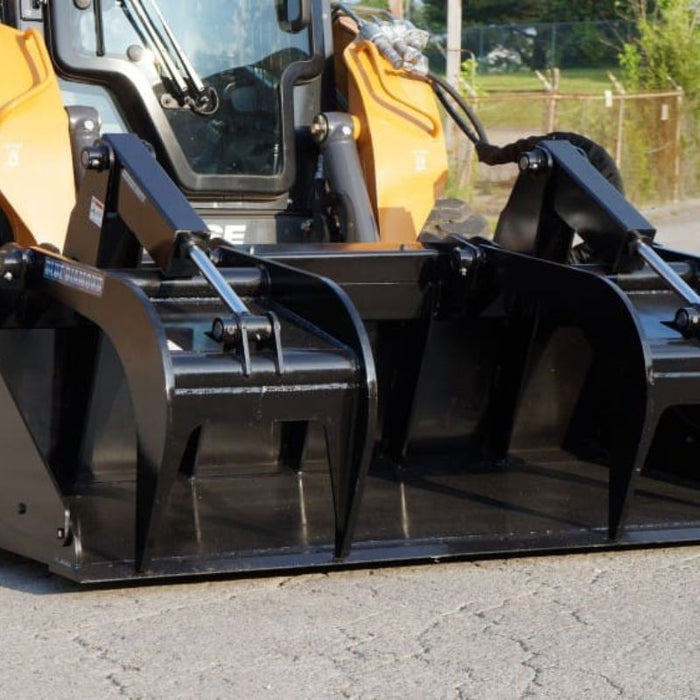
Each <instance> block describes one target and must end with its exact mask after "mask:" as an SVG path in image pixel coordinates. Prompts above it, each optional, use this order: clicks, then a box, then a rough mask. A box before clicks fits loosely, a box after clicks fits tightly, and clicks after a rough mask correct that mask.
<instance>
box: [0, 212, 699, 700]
mask: <svg viewBox="0 0 700 700" xmlns="http://www.w3.org/2000/svg"><path fill="white" fill-rule="evenodd" d="M645 213H646V214H647V216H648V218H649V219H650V220H651V221H652V223H654V224H655V225H656V226H657V227H658V229H659V232H660V233H659V240H660V241H661V242H663V243H665V244H667V245H670V246H674V247H683V248H688V249H695V250H700V200H695V201H694V202H690V203H687V202H686V203H683V204H682V205H674V206H671V207H662V208H656V209H652V210H646V211H645ZM699 629H700V547H697V548H693V547H675V548H673V547H672V548H666V549H651V550H638V551H624V552H605V553H588V554H581V555H560V556H547V557H529V558H513V559H504V560H499V559H494V560H485V561H477V562H459V563H450V564H432V565H425V566H418V567H416V566H413V567H395V568H384V569H374V570H356V571H345V572H334V573H330V574H312V575H297V576H292V577H272V578H264V577H263V578H260V577H256V578H238V579H230V580H218V581H208V582H195V583H185V584H182V583H180V584H169V585H148V586H139V587H127V588H111V589H80V588H77V587H76V586H74V585H73V584H71V583H68V582H66V581H63V580H61V579H58V578H56V577H54V576H52V575H50V574H49V573H48V572H47V571H46V568H45V567H43V566H40V565H38V564H35V563H32V562H29V561H26V560H23V559H20V558H19V557H15V556H13V555H10V554H6V553H2V552H0V650H1V653H0V700H1V699H3V698H13V699H14V698H32V699H35V698H52V699H56V700H61V699H63V698H66V699H67V698H112V697H127V698H133V699H136V698H168V699H170V698H336V697H347V698H402V699H404V700H405V699H413V698H416V699H423V698H478V699H482V698H489V699H490V698H504V699H509V698H529V697H532V698H556V699H561V698H581V699H583V698H586V699H588V698H595V699H600V700H604V699H606V698H645V699H646V698H653V699H656V698H658V699H659V700H667V699H669V700H670V699H673V698H684V699H685V698H700V635H699V634H698V630H699Z"/></svg>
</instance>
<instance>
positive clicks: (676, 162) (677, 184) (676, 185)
mask: <svg viewBox="0 0 700 700" xmlns="http://www.w3.org/2000/svg"><path fill="white" fill-rule="evenodd" d="M682 125H683V90H682V89H679V90H678V96H677V97H676V134H675V138H674V142H673V201H674V202H678V201H680V198H681V154H682V147H681V143H682V142H681V139H682V135H683V132H682V128H683V127H682Z"/></svg>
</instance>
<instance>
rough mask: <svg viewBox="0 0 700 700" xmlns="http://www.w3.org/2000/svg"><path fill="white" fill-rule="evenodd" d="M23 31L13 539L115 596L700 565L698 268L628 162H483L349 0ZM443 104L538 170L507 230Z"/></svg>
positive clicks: (120, 2) (414, 52)
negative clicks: (646, 198) (214, 585)
mask: <svg viewBox="0 0 700 700" xmlns="http://www.w3.org/2000/svg"><path fill="white" fill-rule="evenodd" d="M0 20H1V21H2V24H0V236H2V243H3V246H2V248H0V318H1V319H2V325H1V327H0V548H2V549H6V550H10V551H12V552H16V553H18V554H20V555H23V556H26V557H29V558H33V559H36V560H38V561H40V562H44V563H46V564H47V565H48V566H49V568H50V570H51V571H54V572H56V573H58V574H60V575H62V576H66V577H68V578H71V579H73V580H75V581H79V582H99V581H126V580H131V579H141V578H149V577H176V576H194V575H212V574H220V573H232V572H247V571H252V570H271V571H273V570H280V569H297V568H305V569H306V568H312V567H325V568H328V567H334V566H352V565H368V564H374V563H384V562H397V561H414V560H441V559H445V558H450V557H464V556H476V555H485V554H490V553H523V552H534V551H542V550H573V549H577V548H589V549H590V548H601V547H621V546H634V545H643V544H656V543H671V542H688V541H696V540H698V539H700V478H699V471H698V470H699V466H698V465H699V464H700V462H699V458H700V379H699V377H700V374H699V372H700V342H699V338H698V334H699V333H700V331H699V330H698V329H700V297H698V293H697V291H696V290H697V288H698V265H699V263H700V260H698V259H696V258H694V257H692V256H690V255H686V254H682V253H679V252H673V251H668V250H665V249H663V248H660V247H658V246H655V245H654V244H653V237H654V228H653V226H652V225H651V224H650V223H649V222H647V221H646V219H645V218H644V217H643V216H641V215H640V214H639V213H638V212H637V211H636V210H635V209H634V208H633V207H632V206H631V205H630V204H629V203H628V202H627V201H626V200H625V198H624V197H623V195H622V194H621V192H620V191H619V189H618V187H616V186H615V185H616V184H618V185H619V183H615V182H614V180H615V178H614V172H612V175H611V174H610V173H608V174H607V175H608V176H606V173H605V167H602V166H600V164H599V163H598V164H596V157H597V158H598V160H600V159H601V158H602V160H603V161H605V154H604V152H602V155H601V149H599V148H598V149H596V147H595V145H594V144H591V143H590V142H588V141H587V140H586V139H581V138H580V137H576V136H571V137H570V138H564V137H562V135H560V134H553V135H549V136H548V137H537V138H533V139H530V140H528V141H526V142H522V143H520V144H516V145H513V146H511V147H509V148H505V149H504V148H498V147H496V146H493V145H490V144H488V142H487V139H486V135H485V134H484V132H483V129H482V128H481V126H480V125H479V123H478V121H477V120H476V118H475V117H474V115H473V114H471V113H470V111H469V107H468V105H466V104H464V102H463V101H462V100H461V98H460V97H459V95H458V94H456V93H455V92H454V90H452V89H451V88H450V86H449V85H446V84H445V83H444V81H442V80H440V79H439V78H437V77H435V76H432V75H431V74H430V73H428V72H427V71H426V66H425V62H424V59H423V55H422V49H423V47H424V43H425V39H426V36H425V34H424V33H423V32H421V31H419V30H417V29H416V28H415V27H413V26H412V25H410V24H409V23H407V22H405V21H403V20H394V19H393V18H391V17H389V16H387V15H385V14H383V13H378V14H377V13H375V14H372V13H362V12H361V11H360V10H358V9H357V8H356V7H355V6H352V7H350V6H347V5H344V4H342V3H339V4H337V5H331V4H330V3H328V2H327V0H275V1H273V0H255V1H253V0H207V2H193V0H168V2H167V3H166V2H157V1H156V0H40V1H37V0H1V1H0ZM438 103H442V104H443V105H444V107H445V108H446V111H447V114H448V115H449V116H451V117H453V118H454V119H455V120H456V121H457V123H458V125H459V126H460V128H462V130H463V131H464V132H465V133H466V134H467V135H468V136H469V137H470V138H471V139H472V140H473V141H474V143H475V145H476V149H477V152H478V153H479V156H480V157H481V158H482V159H483V160H485V161H487V162H498V161H499V159H501V160H503V159H510V160H516V161H517V163H518V167H519V169H520V174H519V177H518V180H517V183H516V184H515V187H514V189H513V191H512V193H511V196H510V199H509V201H508V203H507V205H506V206H505V208H504V210H503V212H502V213H501V216H500V218H499V221H498V224H497V227H496V231H495V235H494V237H493V239H490V238H489V237H486V236H485V235H484V230H485V229H484V220H483V218H481V217H479V216H478V215H475V214H472V213H470V212H469V211H468V209H467V208H466V207H465V205H464V204H463V203H459V202H455V201H449V200H448V201H445V200H441V199H440V192H441V188H442V187H443V185H444V183H445V180H446V176H447V161H446V155H445V146H444V135H443V126H442V123H441V117H440V111H439V109H438ZM596 154H597V156H596ZM604 165H605V162H604V163H603V166H604ZM608 165H610V164H609V163H608ZM612 170H614V168H613V169H612ZM575 234H577V235H578V236H580V238H581V239H582V240H583V243H582V244H581V245H579V246H577V247H576V248H574V246H573V241H574V235H575Z"/></svg>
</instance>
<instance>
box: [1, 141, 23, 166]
mask: <svg viewBox="0 0 700 700" xmlns="http://www.w3.org/2000/svg"><path fill="white" fill-rule="evenodd" d="M22 145H23V144H21V143H6V144H4V145H3V147H4V149H5V158H4V160H5V167H7V168H17V167H19V164H20V162H21V159H22V156H21V154H22Z"/></svg>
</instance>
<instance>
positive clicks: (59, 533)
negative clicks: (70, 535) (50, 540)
mask: <svg viewBox="0 0 700 700" xmlns="http://www.w3.org/2000/svg"><path fill="white" fill-rule="evenodd" d="M56 539H57V540H65V539H66V531H65V530H64V529H63V528H62V527H59V528H58V529H57V530H56Z"/></svg>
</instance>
